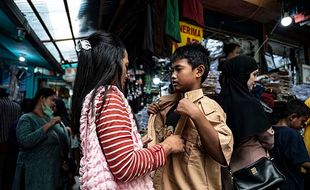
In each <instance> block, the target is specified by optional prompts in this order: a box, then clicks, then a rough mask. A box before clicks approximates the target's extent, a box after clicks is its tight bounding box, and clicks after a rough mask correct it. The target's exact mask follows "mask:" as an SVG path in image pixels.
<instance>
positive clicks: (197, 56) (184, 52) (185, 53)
mask: <svg viewBox="0 0 310 190" xmlns="http://www.w3.org/2000/svg"><path fill="white" fill-rule="evenodd" d="M180 59H187V61H188V64H190V65H191V66H192V69H195V68H197V67H198V66H199V65H204V66H205V72H204V73H203V75H202V76H201V83H202V82H203V81H205V80H206V78H207V76H208V73H209V69H210V63H209V51H208V50H207V49H206V48H204V47H203V46H202V45H200V44H197V43H192V44H188V45H186V46H182V47H179V48H178V49H176V50H175V52H174V53H173V55H172V56H171V63H174V62H175V61H177V60H180Z"/></svg>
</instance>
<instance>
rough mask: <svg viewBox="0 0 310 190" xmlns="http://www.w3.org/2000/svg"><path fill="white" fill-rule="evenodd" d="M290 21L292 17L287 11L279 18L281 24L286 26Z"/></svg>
mask: <svg viewBox="0 0 310 190" xmlns="http://www.w3.org/2000/svg"><path fill="white" fill-rule="evenodd" d="M292 21H293V19H292V17H290V15H289V14H288V12H285V13H284V15H283V17H282V19H281V24H282V26H288V25H290V24H291V23H292Z"/></svg>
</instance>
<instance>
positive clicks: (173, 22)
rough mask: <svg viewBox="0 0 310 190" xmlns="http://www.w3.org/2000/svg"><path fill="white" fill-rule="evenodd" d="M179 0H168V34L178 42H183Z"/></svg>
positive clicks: (166, 28)
mask: <svg viewBox="0 0 310 190" xmlns="http://www.w3.org/2000/svg"><path fill="white" fill-rule="evenodd" d="M179 22H180V19H179V3H178V0H167V9H166V27H165V31H166V34H167V35H169V36H171V37H172V38H173V39H174V40H175V41H176V42H181V34H180V23H179Z"/></svg>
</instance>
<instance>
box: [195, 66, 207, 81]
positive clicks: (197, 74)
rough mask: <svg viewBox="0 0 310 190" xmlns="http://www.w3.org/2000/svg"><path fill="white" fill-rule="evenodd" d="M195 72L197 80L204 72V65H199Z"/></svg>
mask: <svg viewBox="0 0 310 190" xmlns="http://www.w3.org/2000/svg"><path fill="white" fill-rule="evenodd" d="M196 70H197V72H196V76H197V77H198V78H199V77H201V76H202V75H203V73H204V72H205V66H204V65H199V66H198V67H197V68H196Z"/></svg>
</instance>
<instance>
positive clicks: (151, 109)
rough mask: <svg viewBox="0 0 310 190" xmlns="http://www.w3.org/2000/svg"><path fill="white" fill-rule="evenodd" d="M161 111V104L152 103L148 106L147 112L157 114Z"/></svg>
mask: <svg viewBox="0 0 310 190" xmlns="http://www.w3.org/2000/svg"><path fill="white" fill-rule="evenodd" d="M158 111H159V105H158V104H157V103H152V104H150V105H149V106H148V107H147V112H148V113H149V114H156V113H157V112H158Z"/></svg>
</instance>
